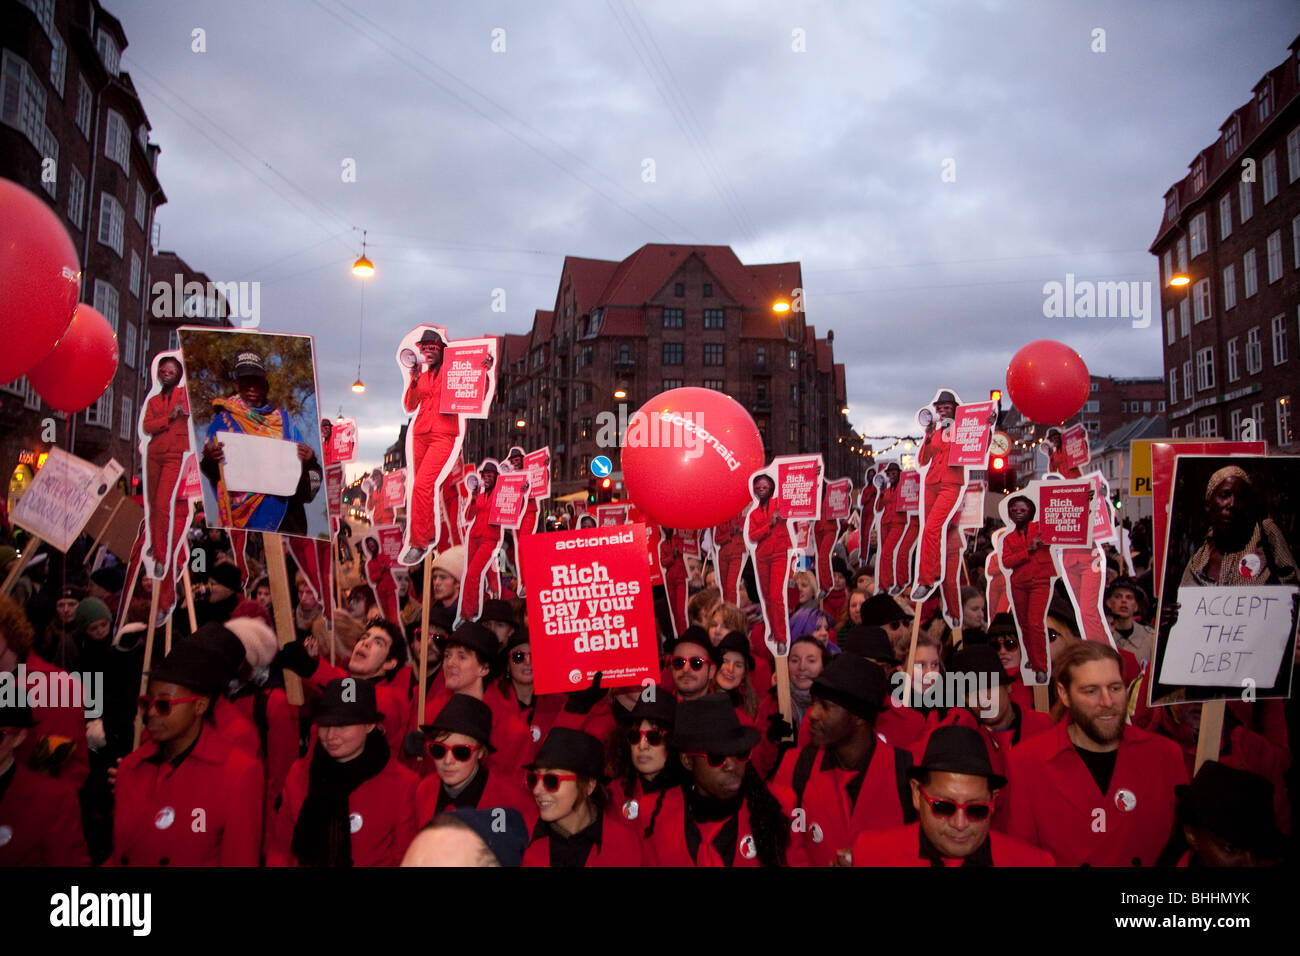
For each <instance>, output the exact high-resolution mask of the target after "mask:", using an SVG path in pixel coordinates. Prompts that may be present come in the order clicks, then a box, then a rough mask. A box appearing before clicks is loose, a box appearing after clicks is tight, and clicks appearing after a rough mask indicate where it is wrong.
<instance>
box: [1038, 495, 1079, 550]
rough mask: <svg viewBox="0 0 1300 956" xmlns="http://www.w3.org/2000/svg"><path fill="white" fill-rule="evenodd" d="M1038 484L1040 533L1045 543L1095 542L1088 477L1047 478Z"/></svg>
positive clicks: (1073, 544) (1068, 545) (1071, 545)
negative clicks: (1067, 479)
mask: <svg viewBox="0 0 1300 956" xmlns="http://www.w3.org/2000/svg"><path fill="white" fill-rule="evenodd" d="M1036 484H1037V485H1038V533H1039V534H1040V535H1042V538H1043V543H1044V544H1055V545H1063V546H1065V547H1076V546H1078V547H1084V546H1087V545H1090V544H1092V509H1091V508H1090V507H1089V505H1088V492H1089V491H1090V490H1091V485H1092V483H1091V482H1088V481H1043V482H1036Z"/></svg>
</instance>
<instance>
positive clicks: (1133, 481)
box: [1128, 438, 1199, 498]
mask: <svg viewBox="0 0 1300 956" xmlns="http://www.w3.org/2000/svg"><path fill="white" fill-rule="evenodd" d="M1157 442H1159V443H1160V444H1162V445H1181V444H1198V443H1199V439H1196V438H1137V439H1134V440H1133V441H1131V442H1129V443H1128V471H1129V490H1128V494H1129V497H1130V498H1150V497H1151V491H1152V483H1151V446H1152V445H1154V444H1156V443H1157Z"/></svg>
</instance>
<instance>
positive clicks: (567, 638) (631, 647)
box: [519, 524, 659, 694]
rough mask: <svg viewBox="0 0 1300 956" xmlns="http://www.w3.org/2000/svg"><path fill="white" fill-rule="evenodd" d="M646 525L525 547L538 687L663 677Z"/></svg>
mask: <svg viewBox="0 0 1300 956" xmlns="http://www.w3.org/2000/svg"><path fill="white" fill-rule="evenodd" d="M644 542H645V526H644V525H640V524H633V525H620V526H618V527H614V528H595V529H589V530H583V531H557V532H554V533H551V534H535V535H529V536H528V537H526V538H524V539H523V540H522V541H521V542H520V544H519V548H520V560H521V562H522V563H523V569H524V578H525V579H526V580H529V581H532V582H534V583H533V586H532V587H530V588H529V589H528V596H527V599H526V600H527V607H528V633H529V636H530V640H531V642H532V646H531V650H532V656H533V689H534V692H535V693H537V694H552V693H567V692H570V691H576V690H583V689H584V688H587V687H590V686H591V684H592V682H593V680H594V678H595V675H596V673H597V672H599V673H600V674H601V686H602V687H639V686H641V685H642V684H645V683H653V682H654V681H655V680H656V679H657V678H658V676H659V643H658V637H657V634H656V630H655V619H654V596H653V592H652V591H651V585H650V573H649V571H650V569H649V566H648V565H647V563H646V555H645V543H644Z"/></svg>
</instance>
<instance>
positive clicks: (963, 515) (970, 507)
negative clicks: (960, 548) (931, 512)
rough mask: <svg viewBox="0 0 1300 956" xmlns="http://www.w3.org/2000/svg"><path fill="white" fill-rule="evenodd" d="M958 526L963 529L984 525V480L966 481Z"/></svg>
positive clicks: (972, 528)
mask: <svg viewBox="0 0 1300 956" xmlns="http://www.w3.org/2000/svg"><path fill="white" fill-rule="evenodd" d="M957 527H958V528H960V529H962V530H963V531H966V530H975V529H977V528H982V527H984V482H982V481H968V482H966V490H965V491H964V492H963V493H962V498H961V511H960V512H959V513H958V515H957Z"/></svg>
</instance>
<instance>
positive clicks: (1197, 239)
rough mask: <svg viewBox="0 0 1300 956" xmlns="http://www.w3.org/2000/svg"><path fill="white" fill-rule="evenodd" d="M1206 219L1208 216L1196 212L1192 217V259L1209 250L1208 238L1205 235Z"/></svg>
mask: <svg viewBox="0 0 1300 956" xmlns="http://www.w3.org/2000/svg"><path fill="white" fill-rule="evenodd" d="M1208 217H1209V214H1208V213H1204V212H1198V213H1197V214H1196V215H1195V216H1194V217H1192V224H1191V228H1190V233H1191V239H1192V258H1193V259H1195V258H1196V257H1197V256H1199V255H1200V254H1201V253H1203V252H1205V250H1207V249H1209V248H1210V237H1209V236H1208V235H1206V220H1207V219H1208Z"/></svg>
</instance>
